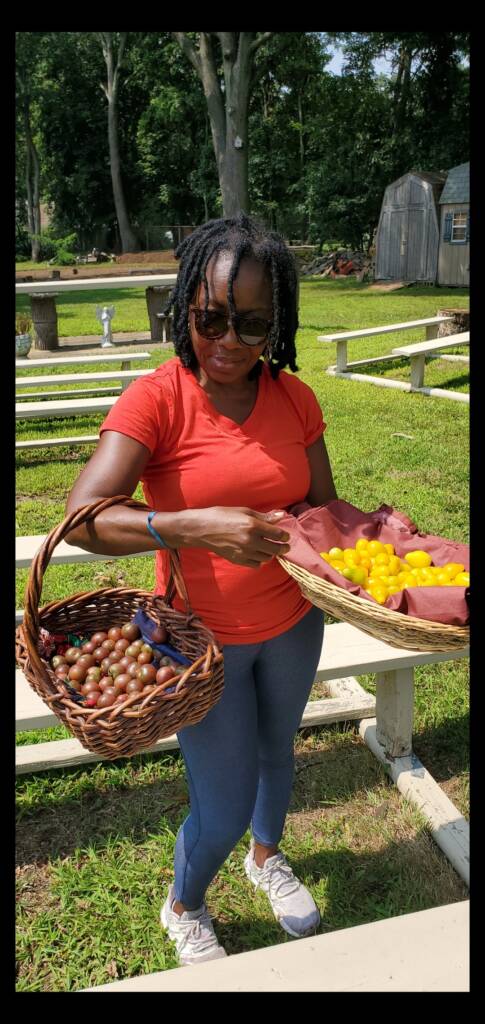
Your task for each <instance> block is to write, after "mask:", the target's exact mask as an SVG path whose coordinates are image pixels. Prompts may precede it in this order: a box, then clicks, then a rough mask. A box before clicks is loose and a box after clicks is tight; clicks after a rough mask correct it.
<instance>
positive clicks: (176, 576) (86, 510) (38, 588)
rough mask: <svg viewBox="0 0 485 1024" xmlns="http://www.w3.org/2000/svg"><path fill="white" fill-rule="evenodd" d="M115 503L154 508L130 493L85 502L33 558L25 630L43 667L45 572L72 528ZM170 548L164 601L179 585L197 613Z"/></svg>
mask: <svg viewBox="0 0 485 1024" xmlns="http://www.w3.org/2000/svg"><path fill="white" fill-rule="evenodd" d="M113 505H126V506H127V508H139V509H143V510H144V511H146V512H150V511H151V510H150V508H149V507H148V505H145V504H144V503H143V502H142V501H137V500H136V499H135V498H129V497H127V495H126V494H117V495H116V496H114V497H111V498H101V499H98V501H94V502H92V503H91V504H90V505H84V506H83V507H82V508H78V509H75V510H74V511H73V512H70V513H69V515H67V516H66V518H65V519H64V521H63V522H62V523H60V524H59V525H58V526H55V527H54V528H53V529H52V530H51V531H50V533H49V534H48V535H47V537H46V538H45V540H44V543H43V544H42V545H41V547H40V548H39V550H38V551H37V552H36V554H35V555H34V558H33V559H32V565H31V568H30V575H29V579H28V581H27V586H26V588H25V600H24V619H23V631H24V636H25V640H26V643H27V647H28V651H29V655H30V656H31V658H32V660H33V661H35V662H36V667H39V668H40V659H39V658H38V655H37V650H36V645H37V638H38V634H39V627H40V623H39V602H40V597H41V593H42V583H43V579H44V573H45V571H46V569H47V566H48V564H49V561H50V559H51V557H52V553H53V551H54V550H55V548H56V547H57V545H58V544H59V543H60V541H61V540H64V537H66V536H67V534H68V533H70V532H71V530H74V529H75V528H76V527H77V526H81V524H82V523H87V522H89V521H90V520H92V519H94V518H95V516H97V515H98V514H99V513H100V512H103V511H104V509H106V508H110V507H111V506H113ZM168 551H169V556H170V578H169V581H168V586H167V591H166V595H165V598H164V600H166V601H167V603H170V602H171V600H172V599H173V591H174V585H175V587H176V589H177V592H178V594H179V596H180V598H181V599H182V601H184V603H185V605H186V607H187V610H188V614H189V615H193V614H194V613H193V611H192V608H191V607H190V602H189V597H188V593H187V587H186V585H185V580H184V578H183V575H182V568H181V565H180V556H179V554H178V552H177V551H175V550H173V549H172V548H170V549H168ZM147 553H148V552H147ZM106 557H107V558H108V557H109V556H108V555H107V556H106ZM96 593H99V591H95V590H93V591H92V594H93V596H94V594H96ZM29 641H30V642H29ZM37 661H39V665H37Z"/></svg>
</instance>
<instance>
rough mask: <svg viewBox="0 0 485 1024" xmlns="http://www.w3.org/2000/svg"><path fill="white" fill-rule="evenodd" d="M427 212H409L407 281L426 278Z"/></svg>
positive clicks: (405, 275) (421, 210)
mask: <svg viewBox="0 0 485 1024" xmlns="http://www.w3.org/2000/svg"><path fill="white" fill-rule="evenodd" d="M426 219H427V218H426V211H425V210H423V209H420V210H416V209H415V210H409V215H408V226H407V246H406V249H407V263H406V268H405V274H404V277H405V280H406V281H422V280H424V279H425V278H426Z"/></svg>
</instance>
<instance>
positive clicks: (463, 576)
mask: <svg viewBox="0 0 485 1024" xmlns="http://www.w3.org/2000/svg"><path fill="white" fill-rule="evenodd" d="M453 583H454V585H455V587H469V586H470V573H469V572H459V573H457V575H456V576H455V578H454V580H453Z"/></svg>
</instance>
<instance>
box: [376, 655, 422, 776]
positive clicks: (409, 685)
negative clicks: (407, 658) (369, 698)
mask: <svg viewBox="0 0 485 1024" xmlns="http://www.w3.org/2000/svg"><path fill="white" fill-rule="evenodd" d="M413 710H414V669H413V668H398V669H395V670H394V671H392V672H378V673H376V726H377V730H376V735H377V739H378V741H379V743H380V744H381V745H382V746H383V747H384V750H385V752H386V754H387V755H388V756H389V757H405V756H407V755H409V754H411V753H412V747H413Z"/></svg>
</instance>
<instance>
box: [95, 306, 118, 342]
mask: <svg viewBox="0 0 485 1024" xmlns="http://www.w3.org/2000/svg"><path fill="white" fill-rule="evenodd" d="M114 314H115V307H114V306H103V307H101V306H96V317H97V319H98V320H99V321H100V323H102V325H103V340H102V342H101V348H113V347H114V346H113V334H112V331H111V321H112V319H113V317H114Z"/></svg>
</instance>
